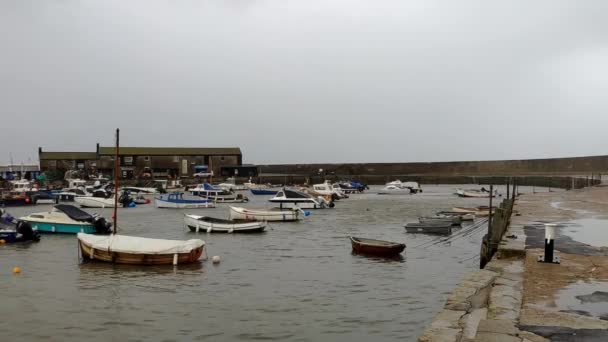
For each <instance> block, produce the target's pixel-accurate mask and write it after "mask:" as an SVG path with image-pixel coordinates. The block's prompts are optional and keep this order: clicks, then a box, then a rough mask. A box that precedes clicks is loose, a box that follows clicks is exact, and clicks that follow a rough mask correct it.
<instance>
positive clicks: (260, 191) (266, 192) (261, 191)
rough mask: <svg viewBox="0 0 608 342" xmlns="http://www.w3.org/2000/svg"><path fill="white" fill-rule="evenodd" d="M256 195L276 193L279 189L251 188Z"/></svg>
mask: <svg viewBox="0 0 608 342" xmlns="http://www.w3.org/2000/svg"><path fill="white" fill-rule="evenodd" d="M250 190H251V193H252V194H254V195H273V196H274V195H276V194H277V192H278V190H267V189H250Z"/></svg>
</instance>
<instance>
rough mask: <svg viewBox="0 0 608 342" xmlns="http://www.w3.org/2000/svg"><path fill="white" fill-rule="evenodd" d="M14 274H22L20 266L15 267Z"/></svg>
mask: <svg viewBox="0 0 608 342" xmlns="http://www.w3.org/2000/svg"><path fill="white" fill-rule="evenodd" d="M13 273H21V269H20V268H19V266H15V267H13Z"/></svg>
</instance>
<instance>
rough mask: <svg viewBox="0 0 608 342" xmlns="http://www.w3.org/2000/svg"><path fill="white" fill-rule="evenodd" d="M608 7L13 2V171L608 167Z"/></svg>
mask: <svg viewBox="0 0 608 342" xmlns="http://www.w3.org/2000/svg"><path fill="white" fill-rule="evenodd" d="M607 91H608V1H604V0H599V1H591V0H589V1H575V0H571V1H560V0H546V1H540V0H537V1H527V0H526V1H520V0H511V1H488V0H479V1H468V0H459V1H452V0H445V1H433V0H411V1H404V0H395V1H392V0H383V1H377V0H340V1H338V0H295V1H292V0H259V1H254V0H224V1H206V0H181V1H153V0H145V1H144V0H142V1H110V0H89V1H83V0H74V1H72V0H63V1H30V0H0V106H1V107H0V111H1V118H2V120H1V123H2V133H0V151H1V152H0V153H1V155H0V162H7V161H8V159H9V154H12V155H13V158H14V160H15V162H21V161H23V162H28V160H29V161H31V162H36V161H37V147H38V146H42V147H43V148H44V149H45V150H55V151H61V150H70V151H83V150H84V151H93V150H94V147H95V143H97V142H100V143H101V144H104V145H107V144H111V143H112V139H113V134H114V131H113V130H114V128H116V127H120V128H121V132H122V135H121V141H122V144H123V145H125V146H126V145H130V146H135V145H138V146H197V147H198V146H200V147H208V146H239V147H241V148H242V150H243V154H244V161H245V162H249V163H299V162H300V163H306V162H405V161H441V160H484V159H511V158H538V157H560V156H582V155H596V154H608V139H607V136H608V135H607V134H606V130H607V129H608V96H606V92H607Z"/></svg>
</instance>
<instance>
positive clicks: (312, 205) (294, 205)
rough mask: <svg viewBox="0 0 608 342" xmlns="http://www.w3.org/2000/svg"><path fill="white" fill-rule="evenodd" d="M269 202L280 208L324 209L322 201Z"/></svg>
mask: <svg viewBox="0 0 608 342" xmlns="http://www.w3.org/2000/svg"><path fill="white" fill-rule="evenodd" d="M270 203H274V204H277V205H278V206H279V208H280V209H325V208H326V206H325V205H324V203H317V202H304V201H298V202H287V201H272V200H271V201H270Z"/></svg>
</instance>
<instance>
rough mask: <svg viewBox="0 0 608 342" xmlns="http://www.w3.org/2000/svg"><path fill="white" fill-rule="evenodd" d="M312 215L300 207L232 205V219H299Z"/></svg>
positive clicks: (269, 220)
mask: <svg viewBox="0 0 608 342" xmlns="http://www.w3.org/2000/svg"><path fill="white" fill-rule="evenodd" d="M308 215H310V212H309V211H306V210H298V209H284V210H279V209H271V210H263V209H246V208H240V207H230V216H229V217H230V219H231V220H257V221H265V222H271V221H298V220H301V219H302V218H303V217H305V216H308Z"/></svg>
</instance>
